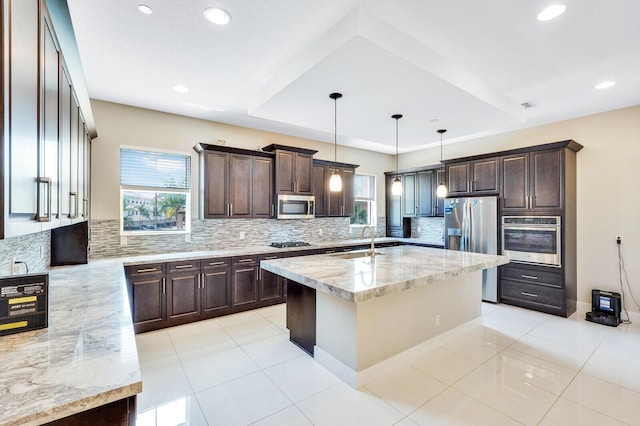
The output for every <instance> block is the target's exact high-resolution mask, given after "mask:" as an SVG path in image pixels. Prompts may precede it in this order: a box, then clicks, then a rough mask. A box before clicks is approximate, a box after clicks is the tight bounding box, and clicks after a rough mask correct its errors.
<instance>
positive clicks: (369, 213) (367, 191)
mask: <svg viewBox="0 0 640 426" xmlns="http://www.w3.org/2000/svg"><path fill="white" fill-rule="evenodd" d="M353 188H354V200H353V213H352V215H351V225H362V226H364V225H375V224H376V177H375V176H369V175H355V178H354V185H353Z"/></svg>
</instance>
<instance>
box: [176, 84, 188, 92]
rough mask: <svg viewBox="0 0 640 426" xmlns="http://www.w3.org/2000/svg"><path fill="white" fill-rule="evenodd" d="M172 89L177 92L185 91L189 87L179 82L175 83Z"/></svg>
mask: <svg viewBox="0 0 640 426" xmlns="http://www.w3.org/2000/svg"><path fill="white" fill-rule="evenodd" d="M173 90H175V91H176V92H178V93H187V92H188V91H189V88H188V87H186V86H183V85H181V84H177V85H175V86H173Z"/></svg>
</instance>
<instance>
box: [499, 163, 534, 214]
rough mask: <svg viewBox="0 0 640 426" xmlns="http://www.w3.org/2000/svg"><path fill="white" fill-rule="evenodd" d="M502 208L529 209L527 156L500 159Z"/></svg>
mask: <svg viewBox="0 0 640 426" xmlns="http://www.w3.org/2000/svg"><path fill="white" fill-rule="evenodd" d="M500 161H501V163H502V208H503V209H504V210H507V209H508V210H527V209H528V207H529V198H528V197H529V155H528V154H516V155H509V156H506V157H502V158H501V160H500Z"/></svg>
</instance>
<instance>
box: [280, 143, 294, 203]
mask: <svg viewBox="0 0 640 426" xmlns="http://www.w3.org/2000/svg"><path fill="white" fill-rule="evenodd" d="M295 180H296V176H295V153H294V152H290V151H280V150H278V151H276V194H295V193H296V190H295Z"/></svg>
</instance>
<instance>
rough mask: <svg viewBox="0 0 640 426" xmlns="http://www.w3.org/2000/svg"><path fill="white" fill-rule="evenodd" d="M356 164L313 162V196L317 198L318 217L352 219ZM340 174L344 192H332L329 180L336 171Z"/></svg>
mask: <svg viewBox="0 0 640 426" xmlns="http://www.w3.org/2000/svg"><path fill="white" fill-rule="evenodd" d="M357 167H358V165H356V164H347V163H336V162H333V161H325V160H314V161H313V195H314V196H315V197H316V217H350V216H351V214H352V213H353V203H354V201H353V197H354V187H353V185H354V183H355V174H356V168H357ZM336 170H337V171H338V173H340V178H341V179H342V190H341V191H336V192H331V191H330V190H329V180H330V179H331V175H332V174H333V172H334V171H336Z"/></svg>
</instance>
